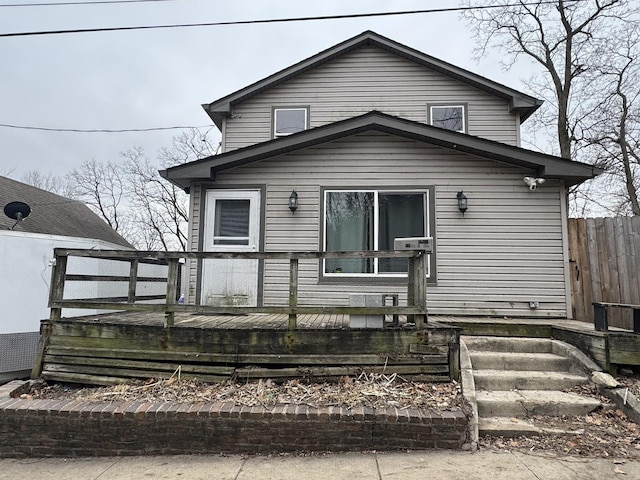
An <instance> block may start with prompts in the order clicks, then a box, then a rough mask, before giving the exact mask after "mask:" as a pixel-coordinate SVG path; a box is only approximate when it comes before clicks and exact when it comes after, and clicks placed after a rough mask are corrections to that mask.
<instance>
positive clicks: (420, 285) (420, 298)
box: [413, 252, 427, 330]
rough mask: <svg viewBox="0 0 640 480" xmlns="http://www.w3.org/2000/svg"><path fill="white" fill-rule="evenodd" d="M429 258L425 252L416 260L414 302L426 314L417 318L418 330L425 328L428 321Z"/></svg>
mask: <svg viewBox="0 0 640 480" xmlns="http://www.w3.org/2000/svg"><path fill="white" fill-rule="evenodd" d="M426 258H427V256H426V255H425V254H424V253H423V252H419V253H418V255H417V256H416V257H414V259H415V266H414V271H415V275H416V278H415V281H414V292H415V294H414V295H415V296H414V299H413V300H414V302H415V306H416V307H418V308H419V309H420V310H422V311H423V312H424V314H420V315H417V316H416V328H417V329H419V330H421V329H423V328H424V323H425V321H426V319H427V271H426V266H425V262H426Z"/></svg>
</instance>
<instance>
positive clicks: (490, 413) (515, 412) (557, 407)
mask: <svg viewBox="0 0 640 480" xmlns="http://www.w3.org/2000/svg"><path fill="white" fill-rule="evenodd" d="M593 409H594V407H593V406H585V405H581V404H554V403H538V404H531V403H526V402H519V403H513V402H483V401H478V415H479V416H480V417H496V416H502V417H516V418H529V417H532V416H534V415H548V416H552V417H561V416H563V415H565V416H578V415H586V414H588V413H589V412H591V411H592V410H593Z"/></svg>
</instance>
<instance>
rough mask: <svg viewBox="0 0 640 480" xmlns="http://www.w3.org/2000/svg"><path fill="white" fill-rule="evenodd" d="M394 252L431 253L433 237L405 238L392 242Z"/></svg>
mask: <svg viewBox="0 0 640 480" xmlns="http://www.w3.org/2000/svg"><path fill="white" fill-rule="evenodd" d="M393 249H394V250H424V251H425V252H426V253H433V237H406V238H395V239H394V240H393Z"/></svg>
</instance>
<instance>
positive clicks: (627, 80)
mask: <svg viewBox="0 0 640 480" xmlns="http://www.w3.org/2000/svg"><path fill="white" fill-rule="evenodd" d="M601 51H602V59H601V62H602V64H601V65H600V66H598V67H597V71H598V73H599V74H600V79H599V80H600V81H599V82H598V85H599V88H600V90H601V92H603V94H604V95H603V98H602V100H601V102H600V103H599V104H598V108H597V109H596V111H595V112H594V115H593V121H592V124H591V125H590V127H589V128H588V129H587V130H586V131H587V133H588V134H589V135H588V136H587V140H588V145H590V146H592V147H594V148H593V149H592V150H593V156H594V157H595V158H596V159H597V160H596V163H597V164H599V165H600V166H602V167H604V168H605V169H606V173H605V175H604V177H605V182H606V183H607V184H608V185H607V186H608V187H609V188H611V189H612V191H611V192H610V194H611V197H612V204H613V205H614V207H615V209H616V210H617V212H618V213H622V214H625V213H631V214H633V215H640V203H639V201H638V190H639V189H640V26H638V25H637V24H625V25H622V26H621V27H620V28H618V29H615V30H612V31H611V32H610V35H609V36H608V37H607V38H606V39H605V40H604V41H603V42H602V49H601ZM607 177H608V178H607Z"/></svg>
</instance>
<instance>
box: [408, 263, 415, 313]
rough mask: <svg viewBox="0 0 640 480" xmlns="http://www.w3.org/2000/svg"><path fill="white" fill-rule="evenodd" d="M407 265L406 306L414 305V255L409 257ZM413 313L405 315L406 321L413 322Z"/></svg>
mask: <svg viewBox="0 0 640 480" xmlns="http://www.w3.org/2000/svg"><path fill="white" fill-rule="evenodd" d="M407 260H408V261H409V267H408V270H407V307H415V305H416V284H415V282H416V257H415V256H413V257H409V258H408V259H407ZM415 321H416V316H415V315H407V323H415Z"/></svg>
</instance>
